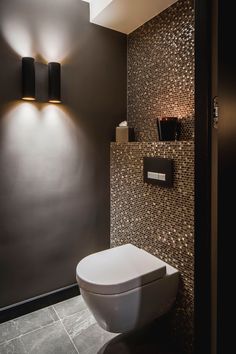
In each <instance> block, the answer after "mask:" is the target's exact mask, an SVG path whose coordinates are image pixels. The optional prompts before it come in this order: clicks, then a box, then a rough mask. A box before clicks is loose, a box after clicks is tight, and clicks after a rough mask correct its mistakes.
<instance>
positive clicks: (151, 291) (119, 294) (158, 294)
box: [76, 244, 179, 333]
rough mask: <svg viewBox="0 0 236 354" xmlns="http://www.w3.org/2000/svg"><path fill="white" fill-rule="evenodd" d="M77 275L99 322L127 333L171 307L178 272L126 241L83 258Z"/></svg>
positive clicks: (113, 329)
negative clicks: (121, 244)
mask: <svg viewBox="0 0 236 354" xmlns="http://www.w3.org/2000/svg"><path fill="white" fill-rule="evenodd" d="M76 279H77V282H78V285H79V287H80V292H81V295H82V297H83V298H84V300H85V302H86V304H87V306H88V308H89V309H90V311H91V312H92V314H93V315H94V317H95V319H96V320H97V322H98V324H99V325H100V326H101V327H102V328H103V329H105V330H107V331H109V332H113V333H124V332H128V331H131V330H134V329H136V328H138V327H141V326H143V325H145V324H147V323H149V322H151V321H152V320H154V319H156V318H158V317H160V316H161V315H163V314H165V313H166V312H167V311H168V310H170V308H171V307H172V305H173V303H174V301H175V298H176V295H177V291H178V283H179V272H178V271H177V270H176V269H175V268H173V267H171V266H170V265H169V264H167V263H165V262H163V261H161V260H160V259H158V258H157V257H154V256H153V255H151V254H150V253H148V252H146V251H144V250H142V249H140V248H137V247H136V246H134V245H132V244H126V245H123V246H119V247H115V248H111V249H107V250H105V251H101V252H98V253H94V254H91V255H89V256H87V257H85V258H83V259H82V260H81V261H80V262H79V263H78V265H77V268H76Z"/></svg>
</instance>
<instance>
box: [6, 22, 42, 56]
mask: <svg viewBox="0 0 236 354" xmlns="http://www.w3.org/2000/svg"><path fill="white" fill-rule="evenodd" d="M2 34H3V37H4V38H5V40H6V42H7V43H8V44H9V45H10V47H11V48H12V49H13V50H14V51H15V52H16V53H17V54H19V56H21V57H34V56H35V50H34V48H33V41H32V37H31V35H30V31H29V29H28V28H27V26H26V23H25V22H24V21H22V22H21V21H20V20H19V19H17V18H14V17H13V18H7V19H5V21H3V23H2Z"/></svg>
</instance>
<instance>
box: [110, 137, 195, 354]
mask: <svg viewBox="0 0 236 354" xmlns="http://www.w3.org/2000/svg"><path fill="white" fill-rule="evenodd" d="M145 156H153V157H155V156H156V157H166V158H172V159H173V160H174V186H173V188H163V187H159V186H156V185H151V184H147V183H144V182H143V157H145ZM110 175H111V177H110V178H111V246H112V247H115V246H119V245H122V244H125V243H129V242H130V243H132V244H134V245H136V246H138V247H140V248H143V249H145V250H146V251H148V252H150V253H151V254H153V255H155V256H157V257H159V258H160V259H162V260H163V261H165V262H167V263H169V264H170V265H172V266H174V267H176V268H177V269H178V270H179V271H180V273H181V285H180V289H179V295H178V298H177V302H176V308H175V311H173V316H172V331H173V336H175V337H176V340H178V342H180V341H181V343H178V345H179V346H180V347H181V352H182V353H187V354H190V353H191V350H192V340H193V289H194V287H193V285H194V283H193V280H194V258H193V257H194V142H193V141H178V142H156V143H144V142H143V143H142V142H140V143H138V142H133V143H127V144H117V143H112V144H111V167H110Z"/></svg>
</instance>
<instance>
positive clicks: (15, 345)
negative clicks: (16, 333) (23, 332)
mask: <svg viewBox="0 0 236 354" xmlns="http://www.w3.org/2000/svg"><path fill="white" fill-rule="evenodd" d="M0 353H1V354H27V353H26V351H25V349H24V345H23V343H22V342H21V340H20V339H19V338H16V339H13V340H11V341H9V342H5V343H3V344H1V345H0Z"/></svg>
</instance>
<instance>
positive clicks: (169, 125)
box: [157, 117, 179, 141]
mask: <svg viewBox="0 0 236 354" xmlns="http://www.w3.org/2000/svg"><path fill="white" fill-rule="evenodd" d="M157 130H158V135H159V140H160V141H167V140H178V138H179V119H178V118H177V117H162V118H157Z"/></svg>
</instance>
